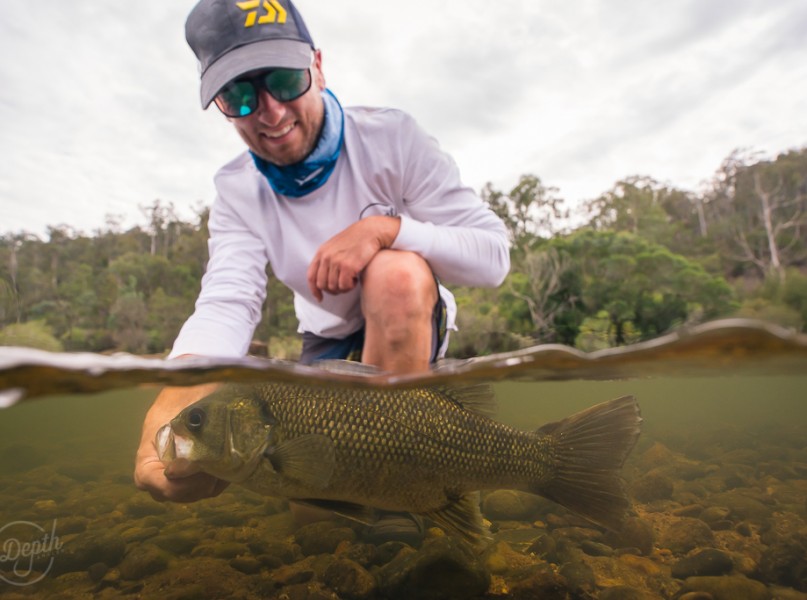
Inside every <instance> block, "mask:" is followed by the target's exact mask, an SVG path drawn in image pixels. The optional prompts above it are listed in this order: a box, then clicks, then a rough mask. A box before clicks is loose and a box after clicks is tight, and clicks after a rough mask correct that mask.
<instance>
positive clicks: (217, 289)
mask: <svg viewBox="0 0 807 600" xmlns="http://www.w3.org/2000/svg"><path fill="white" fill-rule="evenodd" d="M344 112H345V132H344V144H343V147H342V151H341V154H340V156H339V159H338V161H337V164H336V167H335V169H334V171H333V173H332V174H331V176H330V178H329V179H328V181H327V182H326V183H325V184H324V185H323V186H321V187H320V188H319V189H317V190H315V191H313V192H311V193H310V194H308V195H306V196H303V197H301V198H291V197H287V196H283V195H280V194H276V193H275V192H274V191H273V190H272V188H271V186H270V185H269V182H268V181H267V180H266V179H265V177H264V175H262V174H261V173H260V172H259V171H258V170H257V168H256V167H255V164H254V162H253V160H252V157H251V156H250V154H249V153H248V152H244V153H243V154H242V155H240V156H239V157H237V158H236V159H235V160H233V161H231V162H230V163H229V164H227V165H225V166H224V167H222V168H221V169H220V170H219V172H218V173H217V174H216V177H215V184H216V190H217V198H216V201H215V202H214V204H213V206H212V208H211V212H210V221H209V224H208V226H209V229H210V240H209V242H208V247H209V251H210V261H209V262H208V265H207V271H206V273H205V276H204V278H203V279H202V291H201V293H200V294H199V298H198V300H197V302H196V309H195V311H194V313H193V315H192V316H191V317H190V318H189V319H188V320H187V321H186V323H185V324H184V326H183V327H182V330H181V331H180V334H179V336H178V337H177V339H176V341H175V343H174V347H173V350H172V352H171V356H172V357H174V356H180V355H182V354H198V355H204V356H216V357H239V356H244V355H245V354H246V352H247V349H248V348H249V343H250V340H251V339H252V334H253V333H254V330H255V327H256V326H257V324H258V322H259V321H260V318H261V307H262V305H263V302H264V299H265V297H266V283H267V281H266V273H265V268H266V264H267V262H268V263H270V264H271V266H272V271H273V272H274V274H275V275H276V276H277V278H278V279H279V280H280V281H282V282H283V283H284V284H285V285H286V286H288V287H289V288H291V290H292V291H293V292H294V307H295V311H296V314H297V317H298V319H299V322H300V326H299V331H301V332H302V331H310V332H312V333H315V334H317V335H320V336H323V337H330V338H341V337H345V336H347V335H348V334H350V333H353V332H354V331H357V330H358V329H359V328H361V327H362V326H363V324H364V319H363V317H362V314H361V310H360V293H361V292H360V289H359V287H357V288H356V289H353V290H352V291H350V292H347V293H343V294H337V295H331V294H327V293H326V294H325V298H324V300H323V301H322V302H317V301H316V300H315V299H314V297H313V296H312V295H311V292H310V291H309V289H308V283H307V280H306V272H307V269H308V265H309V263H310V261H311V259H312V258H313V256H314V254H315V253H316V251H317V250H318V248H319V247H320V245H321V244H322V243H324V242H325V241H327V240H328V239H330V238H331V237H333V236H334V235H336V234H337V233H339V232H340V231H342V230H344V229H345V228H347V227H348V226H350V225H351V224H353V223H355V222H356V221H358V220H359V219H361V218H363V217H366V216H369V215H391V216H398V217H399V218H400V220H401V227H400V231H399V233H398V236H397V238H396V239H395V241H394V243H393V245H392V248H393V249H399V250H409V251H413V252H416V253H418V254H420V255H421V256H422V257H423V258H425V259H426V260H427V261H428V263H429V265H430V266H431V268H432V270H433V271H434V273H435V275H437V277H438V278H439V279H440V281H441V282H442V283H445V284H455V285H470V286H491V287H492V286H497V285H499V284H500V283H501V282H502V281H503V280H504V277H505V276H506V275H507V272H508V270H509V268H510V258H509V244H508V239H507V231H506V229H505V226H504V224H503V223H502V222H501V220H500V219H499V218H498V217H497V216H496V215H495V214H494V213H493V212H492V211H491V210H490V209H489V208H488V207H487V205H486V204H485V203H484V202H483V201H482V200H481V199H480V198H479V197H478V195H477V194H476V193H475V192H473V190H471V189H470V188H468V187H465V186H463V185H462V183H461V181H460V177H459V170H458V168H457V166H456V164H455V163H454V161H453V160H452V159H451V157H449V156H448V155H447V154H445V153H444V152H442V151H441V150H440V148H439V147H438V144H437V142H436V141H435V140H434V139H433V138H431V137H429V136H428V135H427V134H426V133H425V132H424V131H423V130H422V129H421V128H420V127H419V126H418V125H417V123H416V122H415V121H414V119H412V117H410V116H409V115H407V114H406V113H404V112H401V111H399V110H394V109H385V108H363V107H350V108H346V109H345V111H344ZM440 292H441V295H442V296H443V298H444V300H446V304H447V307H448V311H447V313H448V327H449V328H451V329H453V328H455V327H454V317H455V315H456V305H455V303H454V301H453V296H452V295H451V294H450V292H448V290H446V289H445V288H443V287H442V286H441V290H440Z"/></svg>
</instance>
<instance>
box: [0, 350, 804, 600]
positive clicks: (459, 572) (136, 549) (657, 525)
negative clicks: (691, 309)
mask: <svg viewBox="0 0 807 600" xmlns="http://www.w3.org/2000/svg"><path fill="white" fill-rule="evenodd" d="M712 343H713V342H708V343H706V344H705V346H707V347H708V346H709V344H712ZM712 349H713V350H714V348H712ZM692 355H694V356H695V357H696V359H697V360H696V362H697V361H701V363H702V364H700V365H699V367H701V368H702V367H709V368H706V369H702V370H703V372H705V373H706V375H700V376H691V375H681V374H678V373H677V370H678V367H679V366H680V363H681V361H680V359H676V361H677V362H676V361H672V362H670V363H668V364H669V370H670V371H672V372H673V373H674V375H675V376H670V375H664V373H663V372H664V363H663V360H662V361H659V360H656V361H655V362H654V363H653V369H652V370H649V371H652V372H650V373H649V374H650V375H651V376H648V377H642V376H641V373H640V372H633V373H631V376H630V377H626V378H620V379H615V380H607V378H608V375H609V373H610V374H611V375H613V371H611V372H609V371H607V370H605V369H603V370H601V371H600V372H599V373H597V372H594V373H593V375H594V376H592V377H589V379H588V380H581V379H579V378H577V379H575V378H572V379H570V380H564V381H547V380H546V379H551V378H552V377H548V376H547V369H546V367H545V366H541V365H538V366H537V367H536V369H535V371H534V373H538V372H540V376H539V377H533V379H538V380H534V381H524V379H530V377H529V369H526V371H525V369H519V370H518V371H517V372H514V373H510V374H509V375H508V376H507V377H498V376H496V377H493V379H496V380H498V381H497V382H496V383H495V388H496V392H497V396H498V398H499V413H498V417H497V418H498V419H499V420H501V421H504V422H506V423H508V424H511V425H514V426H517V427H520V428H523V429H533V428H537V427H539V426H540V425H542V424H544V423H546V422H548V421H555V420H558V419H561V418H563V417H566V416H568V415H570V414H572V413H574V412H575V411H578V410H581V409H583V408H587V407H589V406H591V405H593V404H596V403H598V402H601V401H603V400H607V399H610V398H614V397H617V396H622V395H625V394H633V395H635V396H636V397H637V399H638V400H639V403H640V405H641V409H642V415H643V418H644V423H643V434H642V437H641V438H640V441H639V443H638V444H637V447H636V448H635V449H634V451H633V454H632V455H631V457H630V458H629V459H628V462H627V463H626V465H625V468H624V476H625V479H626V482H627V486H628V489H629V491H630V493H631V495H632V497H633V500H634V515H633V517H632V518H631V519H630V520H629V523H628V527H627V528H626V530H625V531H623V532H622V533H620V534H614V533H609V532H605V531H604V530H602V529H600V528H598V527H595V526H591V525H589V524H587V523H586V522H584V521H582V520H581V519H579V518H577V517H575V516H574V515H571V514H570V513H569V512H568V511H566V510H565V509H563V508H560V507H558V506H557V505H555V504H553V503H551V502H549V501H545V500H536V499H535V498H534V497H531V496H527V495H525V494H521V493H513V492H507V491H499V492H496V493H494V494H490V495H488V496H486V497H485V498H484V501H483V512H484V514H485V516H486V518H488V519H489V520H490V521H491V526H492V527H491V528H492V531H493V532H494V540H495V541H494V543H493V544H492V545H491V546H490V547H489V548H488V549H487V550H486V551H485V552H483V553H481V554H479V553H473V552H469V551H468V549H467V548H464V547H463V546H462V544H460V543H459V542H456V541H455V540H452V539H450V538H445V537H444V536H441V535H440V533H439V531H437V530H430V531H429V533H428V535H427V538H426V540H425V541H424V543H423V546H422V547H421V548H420V550H418V551H416V550H413V549H410V548H407V547H404V546H403V545H401V544H398V545H395V543H390V544H387V545H385V546H381V547H376V546H374V545H371V544H366V543H363V541H362V539H361V537H360V535H359V533H360V532H359V528H358V527H357V526H355V525H352V524H350V523H348V522H345V521H339V520H337V521H331V522H324V523H315V524H312V525H308V526H304V527H299V526H297V525H296V524H295V523H294V521H293V520H292V518H291V516H290V514H289V512H288V510H287V507H286V504H285V503H284V502H282V501H278V500H276V499H272V498H264V497H260V496H258V495H256V494H254V493H251V492H247V491H246V490H243V489H241V488H238V487H237V486H235V485H233V486H230V488H228V490H226V491H225V492H224V493H223V494H222V495H221V496H219V497H217V498H214V499H210V500H205V501H201V502H197V503H193V504H187V505H184V504H160V503H157V502H154V501H152V500H151V499H150V498H149V497H148V495H147V494H145V493H143V492H139V491H137V490H136V489H135V488H134V486H133V484H132V479H131V473H132V468H133V456H134V452H135V449H136V447H137V443H138V440H139V433H140V426H141V424H142V420H143V416H144V415H145V412H146V410H147V408H148V407H149V405H150V403H151V401H152V400H153V398H154V396H155V395H156V392H157V388H156V387H153V386H152V387H141V388H129V389H123V390H112V391H106V392H102V393H96V394H83V395H54V394H51V395H47V396H43V397H40V398H37V399H33V400H30V401H25V402H22V403H19V404H18V405H16V406H13V407H11V408H8V409H5V410H2V411H0V528H2V529H0V597H3V598H15V597H40V598H177V599H178V598H289V599H297V598H301V599H302V598H366V599H371V598H466V597H467V598H539V597H545V598H611V599H613V598H676V597H680V596H681V595H683V594H686V593H690V592H691V593H702V594H707V593H708V594H711V596H706V595H700V596H691V597H693V598H709V597H712V598H717V599H721V598H726V599H729V598H731V599H740V598H783V599H791V598H792V599H796V598H807V362H805V361H804V359H803V355H802V354H800V351H799V350H798V348H795V349H794V348H790V349H785V351H784V353H783V354H782V357H783V358H784V359H785V360H783V361H782V365H783V367H782V368H779V369H768V368H766V369H765V370H766V372H770V373H771V374H760V373H758V372H755V371H754V370H749V369H748V368H747V367H748V364H749V363H748V362H744V363H742V364H741V365H739V366H738V365H736V364H728V365H727V364H726V361H725V355H723V354H721V355H720V356H722V358H719V359H716V358H703V356H710V355H709V353H708V352H706V353H705V354H704V351H703V347H700V349H699V350H698V352H693V353H692ZM692 355H690V358H692ZM712 356H713V355H712ZM697 357H699V358H697ZM756 358H758V359H759V361H758V362H764V361H765V356H764V355H760V356H758V357H756ZM751 359H752V361H751V364H754V360H753V359H754V356H753V353H752V355H751ZM703 361H705V363H704V362H703ZM709 361H711V363H710V364H707V363H709ZM505 362H506V361H505ZM639 364H641V361H639ZM769 366H770V365H768V367H769ZM595 371H596V369H595ZM525 373H527V376H526V377H525ZM558 373H560V374H562V369H561V370H560V371H558ZM749 373H750V374H749ZM154 375H155V373H151V376H152V378H154V379H157V378H156V377H154ZM472 375H473V373H472ZM489 375H490V371H486V376H489ZM589 375H592V373H591V372H590V371H589ZM148 376H149V375H148V374H146V376H145V379H148ZM458 377H460V378H462V377H466V378H467V377H468V375H467V374H466V375H462V374H460V375H458ZM516 377H517V378H518V379H519V380H518V381H516V380H515V379H514V378H516ZM561 378H563V379H566V378H564V377H561ZM591 379H600V380H596V381H595V380H591ZM603 379H604V380H603ZM26 544H27V545H26ZM37 544H38V545H37Z"/></svg>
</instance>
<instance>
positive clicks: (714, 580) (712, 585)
mask: <svg viewBox="0 0 807 600" xmlns="http://www.w3.org/2000/svg"><path fill="white" fill-rule="evenodd" d="M681 592H682V593H683V594H686V593H687V592H707V593H709V594H711V595H712V597H713V598H714V600H739V599H740V598H742V599H743V600H768V599H769V598H770V594H769V592H768V588H767V587H765V584H764V583H760V582H759V581H754V580H753V579H748V578H747V577H744V576H743V575H721V576H718V577H690V578H688V579H687V580H686V581H684V585H683V586H682V587H681Z"/></svg>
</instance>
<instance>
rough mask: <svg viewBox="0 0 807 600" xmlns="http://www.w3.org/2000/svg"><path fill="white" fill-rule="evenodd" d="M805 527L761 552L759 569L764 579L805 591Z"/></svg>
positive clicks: (806, 561)
mask: <svg viewBox="0 0 807 600" xmlns="http://www.w3.org/2000/svg"><path fill="white" fill-rule="evenodd" d="M806 557H807V529H804V530H802V531H795V532H792V533H791V534H790V535H787V536H784V537H782V538H780V539H779V540H777V541H776V543H774V544H771V545H770V546H769V547H768V548H767V549H766V550H765V551H764V552H763V553H762V558H761V560H760V564H759V570H760V573H761V574H762V577H763V578H764V579H765V581H770V582H772V583H777V584H779V585H783V586H788V587H792V588H795V589H797V590H800V591H802V592H807V558H806Z"/></svg>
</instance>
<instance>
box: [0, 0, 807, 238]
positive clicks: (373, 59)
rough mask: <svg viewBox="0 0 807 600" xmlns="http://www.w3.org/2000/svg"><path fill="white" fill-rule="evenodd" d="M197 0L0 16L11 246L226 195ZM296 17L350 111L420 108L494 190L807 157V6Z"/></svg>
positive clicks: (589, 0) (570, 196)
mask: <svg viewBox="0 0 807 600" xmlns="http://www.w3.org/2000/svg"><path fill="white" fill-rule="evenodd" d="M233 1H235V0H233ZM195 3H196V2H195V0H170V1H166V0H141V1H139V2H136V3H135V2H99V1H98V0H70V1H69V2H65V1H63V0H41V1H40V2H36V3H30V2H2V3H0V56H1V57H2V59H0V202H1V203H2V209H1V210H0V235H3V234H7V233H21V232H29V233H33V234H35V235H38V236H40V237H42V238H43V239H47V228H48V226H66V227H68V228H71V229H72V230H74V231H75V232H76V233H86V234H92V233H93V232H95V231H97V230H100V229H104V228H106V227H107V225H108V223H112V222H117V223H118V224H119V225H120V226H122V227H129V226H133V225H137V224H144V223H145V222H146V221H145V217H144V215H143V213H142V212H141V207H143V206H146V205H150V204H151V203H152V202H154V200H160V201H161V202H162V203H164V204H168V203H172V204H173V205H174V207H175V210H176V212H177V214H178V215H179V216H180V217H181V218H184V219H188V220H190V219H194V218H195V217H194V214H195V213H194V211H195V210H196V209H198V208H199V207H200V206H208V205H210V204H211V203H212V201H213V199H214V197H215V190H214V187H213V183H212V179H213V175H214V173H215V171H216V170H217V169H218V168H219V167H220V166H221V165H223V164H224V163H225V162H227V161H229V160H230V159H231V158H233V157H234V156H235V155H237V154H238V153H240V152H242V151H243V150H244V146H243V142H241V140H240V138H239V137H238V135H237V134H236V132H235V131H234V129H233V128H232V125H231V124H229V123H228V122H227V121H226V120H225V119H224V118H223V117H222V116H221V115H220V114H219V113H218V111H217V109H216V108H215V107H213V108H211V109H209V110H207V111H202V109H201V107H200V104H199V95H198V94H199V91H198V70H197V65H196V59H195V57H194V56H193V54H192V52H191V50H190V49H189V48H188V46H187V45H186V43H185V39H184V22H185V18H186V17H187V14H188V13H189V12H190V10H191V8H192V7H193V6H194V4H195ZM295 4H296V6H297V7H298V9H299V10H300V12H301V13H302V14H303V17H304V18H305V21H306V23H307V25H308V28H309V30H310V31H311V33H312V35H313V38H314V41H315V43H316V45H317V46H318V47H319V48H321V49H322V52H323V68H324V72H325V76H326V80H327V84H328V86H329V88H330V89H331V90H333V91H334V93H335V94H336V95H337V96H338V97H339V99H340V101H341V102H342V104H343V105H345V106H350V105H367V106H392V107H396V108H401V109H403V110H406V111H407V112H409V113H410V114H412V115H413V116H414V117H415V118H416V119H417V120H418V122H419V123H420V124H421V125H422V126H423V127H424V128H425V129H426V130H427V131H428V132H429V133H430V134H431V135H432V136H434V137H435V138H436V139H437V140H438V141H439V143H440V145H441V146H442V148H443V149H444V150H446V151H447V152H448V153H450V154H451V155H452V156H453V158H454V160H455V161H456V162H457V164H458V165H459V168H460V171H461V174H462V177H463V180H464V181H465V183H466V184H468V185H470V186H471V187H473V188H474V189H477V190H479V189H481V188H482V186H483V185H484V184H485V183H486V182H491V183H492V184H493V185H494V187H495V188H496V189H499V190H502V191H507V190H509V189H511V188H512V187H514V186H515V185H516V183H517V182H518V179H519V177H520V176H521V175H523V174H528V173H529V174H534V175H537V176H538V177H540V179H541V181H542V183H543V184H544V185H545V186H550V187H554V188H557V190H558V191H557V195H558V196H560V197H562V198H564V199H565V200H566V201H567V205H568V206H570V207H575V206H580V205H581V203H583V202H584V201H585V200H590V199H593V198H596V197H598V196H599V195H601V194H602V193H604V192H606V191H608V190H610V189H612V188H613V186H614V184H615V183H616V182H617V181H619V180H620V179H624V178H626V177H629V176H633V175H641V176H650V177H653V178H654V179H656V180H658V181H660V182H662V183H666V184H669V185H673V186H675V187H678V188H681V189H685V190H690V191H695V192H697V191H699V190H701V189H702V186H703V185H704V182H705V181H707V180H708V179H710V178H711V177H712V175H713V174H714V173H715V171H716V170H717V169H718V167H719V166H720V163H721V162H722V161H723V160H724V159H725V158H726V157H727V156H728V155H729V154H730V153H731V152H732V151H733V150H735V149H737V148H745V149H750V150H753V151H757V152H761V153H762V154H763V155H765V156H769V157H775V156H776V155H777V154H779V153H781V152H785V151H787V150H791V149H800V148H803V147H805V146H807V108H806V107H807V2H805V1H804V0H776V1H775V2H771V1H770V0H667V1H666V2H659V1H656V0H610V1H609V2H601V1H598V0H576V1H575V2H555V1H552V2H550V1H549V0H507V2H483V1H481V0H462V1H460V0H441V1H440V2H436V1H435V0H410V1H409V2H406V3H397V2H396V3H388V2H368V1H367V0H342V1H341V2H323V1H321V0H320V1H315V0H298V1H297V2H296V3H295Z"/></svg>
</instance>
